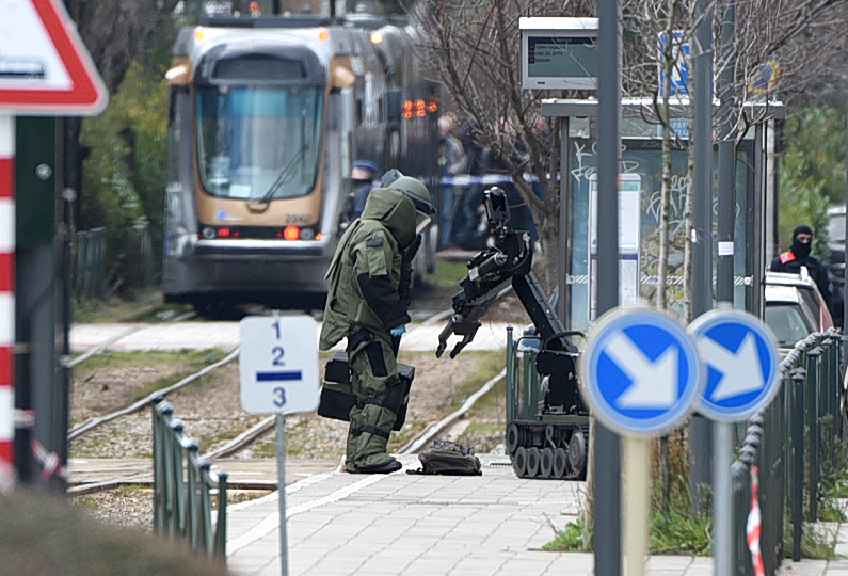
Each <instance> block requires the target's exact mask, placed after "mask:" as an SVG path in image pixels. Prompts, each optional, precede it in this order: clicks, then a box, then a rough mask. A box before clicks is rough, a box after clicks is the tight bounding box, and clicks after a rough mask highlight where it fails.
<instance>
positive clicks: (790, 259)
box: [769, 224, 831, 308]
mask: <svg viewBox="0 0 848 576" xmlns="http://www.w3.org/2000/svg"><path fill="white" fill-rule="evenodd" d="M812 242H813V229H812V228H810V227H809V226H806V225H804V224H802V225H801V226H798V227H797V228H795V231H794V232H793V233H792V246H790V247H789V250H788V251H787V252H784V253H783V254H781V255H780V256H778V257H777V258H775V259H774V260H772V261H771V265H769V270H771V271H772V272H790V273H792V274H798V273H800V272H801V267H804V268H806V269H807V271H808V272H809V273H810V277H811V278H812V279H813V280H814V281H815V283H816V286H817V287H818V289H819V292H821V295H822V297H823V298H824V301H825V302H827V305H828V308H830V307H831V301H830V298H831V296H830V275H829V274H828V273H827V268H826V267H825V266H824V264H822V263H821V262H819V261H818V260H817V259H816V258H814V257H813V256H810V250H811V249H812Z"/></svg>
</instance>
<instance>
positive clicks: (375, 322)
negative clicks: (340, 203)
mask: <svg viewBox="0 0 848 576" xmlns="http://www.w3.org/2000/svg"><path fill="white" fill-rule="evenodd" d="M384 182H385V179H384ZM434 212H435V210H434V209H433V206H432V204H431V199H430V193H429V191H428V190H427V188H426V187H425V186H424V185H423V184H422V183H421V182H419V181H418V180H416V179H414V178H410V177H408V176H400V177H398V178H397V179H396V180H394V181H393V182H392V183H391V184H390V185H389V187H388V188H377V189H374V190H372V191H371V192H370V194H369V195H368V200H367V201H366V204H365V209H364V211H363V212H362V216H361V217H360V218H359V219H358V220H356V221H354V222H353V223H352V224H351V226H350V227H349V228H348V230H347V231H346V232H345V234H344V235H343V236H342V239H341V240H340V242H339V247H338V248H337V250H336V253H335V256H334V257H333V262H332V263H331V264H330V269H329V270H328V272H327V277H328V278H329V280H330V288H329V292H328V294H327V302H326V305H325V308H324V321H323V324H322V327H321V339H320V348H321V350H329V349H330V348H332V347H333V346H334V345H335V344H336V343H337V342H339V341H340V340H341V339H342V338H344V337H347V353H348V363H349V365H350V371H351V375H350V376H351V378H350V382H351V390H352V392H353V394H354V396H355V397H356V403H355V405H354V407H353V408H352V409H351V412H350V429H349V432H348V441H347V461H346V467H347V471H348V472H351V473H361V474H374V473H378V474H385V473H389V472H394V471H395V470H398V469H400V468H401V464H400V462H398V461H397V460H395V459H394V458H391V457H390V456H389V455H388V454H387V453H386V445H387V443H388V441H389V434H390V433H391V431H392V428H393V426H394V423H395V421H396V420H397V416H398V411H399V410H400V408H401V407H402V406H403V401H404V387H403V385H402V382H401V380H400V378H399V376H398V370H397V352H398V347H399V345H400V335H401V334H402V333H403V332H404V331H405V328H404V326H405V324H406V323H407V322H409V321H410V317H409V315H408V314H407V307H408V306H409V302H410V283H411V278H412V260H413V258H414V256H415V253H416V251H417V249H418V246H419V244H420V242H421V238H420V236H418V233H419V232H420V231H421V230H423V228H424V227H425V226H426V225H427V223H428V222H429V220H430V216H432V214H433V213H434Z"/></svg>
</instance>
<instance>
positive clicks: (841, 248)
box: [825, 205, 845, 326]
mask: <svg viewBox="0 0 848 576" xmlns="http://www.w3.org/2000/svg"><path fill="white" fill-rule="evenodd" d="M827 218H828V224H827V236H828V243H827V245H828V248H830V257H829V258H828V259H827V261H826V262H825V264H826V265H827V270H828V272H829V273H830V285H831V299H832V302H831V304H832V305H833V311H834V313H835V314H836V316H840V314H841V312H840V310H842V306H844V302H845V206H844V205H842V206H832V207H831V208H830V209H828V211H827ZM834 320H835V321H836V324H837V325H840V326H841V325H842V318H841V317H839V318H834Z"/></svg>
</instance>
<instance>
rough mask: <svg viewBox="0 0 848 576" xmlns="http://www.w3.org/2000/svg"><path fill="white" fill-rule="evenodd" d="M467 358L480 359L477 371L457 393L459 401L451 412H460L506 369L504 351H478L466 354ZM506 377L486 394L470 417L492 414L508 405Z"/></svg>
mask: <svg viewBox="0 0 848 576" xmlns="http://www.w3.org/2000/svg"><path fill="white" fill-rule="evenodd" d="M463 354H464V355H465V357H466V358H469V357H472V356H473V357H475V358H478V359H479V365H478V366H477V371H476V372H475V373H474V374H472V375H470V376H469V377H468V378H467V379H466V380H465V381H464V382H463V383H462V385H461V386H460V388H459V391H458V392H457V400H456V401H455V402H454V404H453V405H452V406H451V410H450V411H451V412H453V411H454V410H458V409H459V408H460V407H461V406H462V404H463V402H465V401H466V400H467V399H468V397H470V396H473V395H474V394H476V393H477V391H479V390H480V388H482V387H483V385H484V384H485V383H486V382H488V381H489V380H491V379H492V378H494V377H495V376H496V375H497V374H498V373H499V372H500V371H501V370H503V369H504V368H505V367H506V354H505V353H504V352H502V351H478V352H464V353H463ZM505 399H506V377H504V378H503V379H502V380H501V381H500V382H498V383H497V384H495V386H493V387H492V389H491V390H489V392H487V393H486V394H484V395H483V396H482V397H481V398H480V399H478V400H477V402H475V403H474V406H473V407H472V408H471V409H470V410H469V415H480V414H482V413H490V412H491V411H492V410H493V409H494V408H497V407H503V406H505V405H506V400H505Z"/></svg>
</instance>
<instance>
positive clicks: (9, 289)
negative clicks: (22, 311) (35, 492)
mask: <svg viewBox="0 0 848 576" xmlns="http://www.w3.org/2000/svg"><path fill="white" fill-rule="evenodd" d="M14 375H15V116H14V115H12V114H0V493H5V492H9V491H11V489H12V487H13V486H14V480H15V459H14V453H15V376H14Z"/></svg>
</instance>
